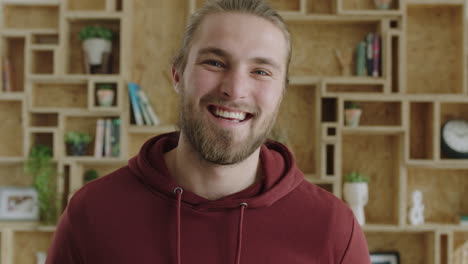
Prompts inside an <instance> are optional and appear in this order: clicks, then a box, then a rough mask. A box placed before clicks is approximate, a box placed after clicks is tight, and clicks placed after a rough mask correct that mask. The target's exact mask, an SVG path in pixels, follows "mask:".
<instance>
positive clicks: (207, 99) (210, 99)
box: [200, 95, 260, 116]
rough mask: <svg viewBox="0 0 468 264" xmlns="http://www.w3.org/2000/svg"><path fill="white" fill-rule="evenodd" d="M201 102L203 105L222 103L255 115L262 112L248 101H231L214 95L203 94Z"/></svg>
mask: <svg viewBox="0 0 468 264" xmlns="http://www.w3.org/2000/svg"><path fill="white" fill-rule="evenodd" d="M200 104H201V105H202V106H206V105H210V104H215V105H220V106H224V107H226V108H230V109H234V110H237V111H241V112H247V113H250V114H252V115H255V116H258V115H259V114H260V109H258V108H257V107H255V106H252V105H249V104H247V103H237V102H233V101H229V100H226V99H222V98H219V97H217V96H214V95H205V96H203V97H202V98H201V99H200Z"/></svg>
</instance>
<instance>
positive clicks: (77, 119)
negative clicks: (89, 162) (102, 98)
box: [64, 115, 122, 161]
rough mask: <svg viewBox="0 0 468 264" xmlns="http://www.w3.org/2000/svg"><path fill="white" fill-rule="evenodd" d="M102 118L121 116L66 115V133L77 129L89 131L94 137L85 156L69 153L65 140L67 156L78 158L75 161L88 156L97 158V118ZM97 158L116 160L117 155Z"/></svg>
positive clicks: (65, 154)
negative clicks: (95, 154) (95, 146)
mask: <svg viewBox="0 0 468 264" xmlns="http://www.w3.org/2000/svg"><path fill="white" fill-rule="evenodd" d="M100 118H104V119H114V118H120V117H119V116H115V115H111V116H95V115H87V116H84V115H83V116H66V117H65V125H64V135H65V134H66V133H67V132H70V131H76V132H84V133H88V134H90V135H91V138H92V140H91V142H90V143H89V144H88V148H87V152H86V154H85V156H71V155H68V153H69V152H68V151H67V148H68V146H66V144H65V142H64V146H65V147H66V149H64V156H65V158H67V159H71V160H75V159H76V160H75V161H78V160H80V159H87V158H93V159H96V158H94V145H95V144H96V124H97V120H98V119H100ZM121 142H122V141H121ZM97 159H98V160H101V159H110V160H113V159H114V160H115V159H116V158H115V157H112V158H107V157H103V158H97Z"/></svg>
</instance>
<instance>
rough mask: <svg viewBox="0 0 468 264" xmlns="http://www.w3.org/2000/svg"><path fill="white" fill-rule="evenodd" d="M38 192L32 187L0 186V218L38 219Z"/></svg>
mask: <svg viewBox="0 0 468 264" xmlns="http://www.w3.org/2000/svg"><path fill="white" fill-rule="evenodd" d="M38 204H39V203H38V194H37V191H36V189H34V188H30V187H0V220H38V219H39V207H38Z"/></svg>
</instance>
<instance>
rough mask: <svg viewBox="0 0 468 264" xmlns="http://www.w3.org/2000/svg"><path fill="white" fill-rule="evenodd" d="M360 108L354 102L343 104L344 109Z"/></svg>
mask: <svg viewBox="0 0 468 264" xmlns="http://www.w3.org/2000/svg"><path fill="white" fill-rule="evenodd" d="M360 108H361V107H360V106H359V104H358V103H356V102H346V103H345V109H360Z"/></svg>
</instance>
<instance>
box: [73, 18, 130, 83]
mask: <svg viewBox="0 0 468 264" xmlns="http://www.w3.org/2000/svg"><path fill="white" fill-rule="evenodd" d="M67 23H68V27H69V36H68V47H67V55H66V56H67V60H68V64H67V71H68V73H71V74H85V66H84V59H83V58H84V51H83V48H82V41H81V40H80V39H79V32H80V30H81V29H82V28H84V27H86V26H101V27H105V28H108V29H110V30H112V32H113V33H114V38H113V40H112V52H111V66H110V68H111V73H110V74H119V73H120V58H121V54H120V53H121V46H120V43H121V42H120V28H121V25H120V19H97V18H96V19H87V18H81V19H68V22H67ZM103 75H109V74H103Z"/></svg>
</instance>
